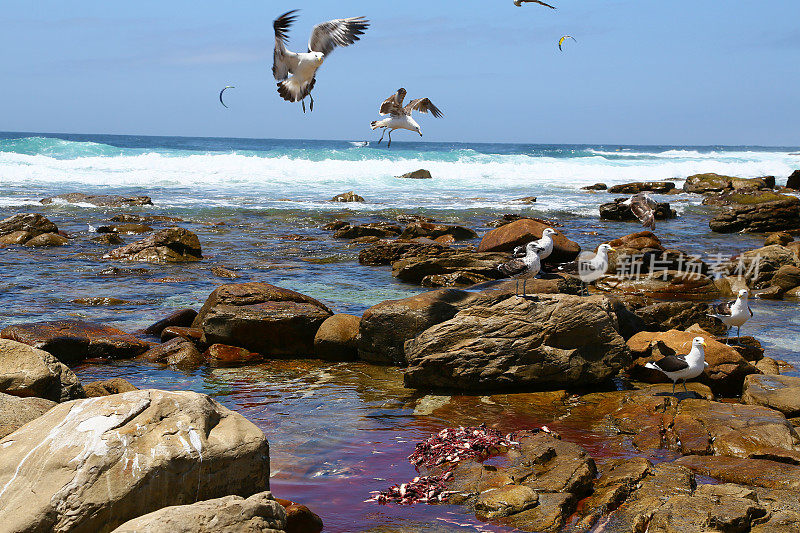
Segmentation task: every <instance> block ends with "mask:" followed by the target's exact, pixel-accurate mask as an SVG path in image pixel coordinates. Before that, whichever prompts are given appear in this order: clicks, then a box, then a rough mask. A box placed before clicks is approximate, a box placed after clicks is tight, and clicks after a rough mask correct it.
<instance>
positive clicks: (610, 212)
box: [600, 198, 678, 222]
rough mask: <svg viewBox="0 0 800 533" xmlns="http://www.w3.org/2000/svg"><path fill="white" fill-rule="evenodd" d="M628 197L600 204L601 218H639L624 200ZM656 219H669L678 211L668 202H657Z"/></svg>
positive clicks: (627, 219)
mask: <svg viewBox="0 0 800 533" xmlns="http://www.w3.org/2000/svg"><path fill="white" fill-rule="evenodd" d="M627 200H628V198H616V199H614V201H613V202H607V203H605V204H601V205H600V218H601V219H603V220H618V221H622V222H633V221H635V220H638V219H637V218H636V215H634V214H633V211H631V208H630V206H628V205H625V204H624V203H623V202H625V201H627ZM654 215H655V218H656V220H669V219H671V218H675V217H677V216H678V213H677V211H675V210H674V209H672V208H671V207H670V206H669V203H668V202H657V203H656V208H655V211H654Z"/></svg>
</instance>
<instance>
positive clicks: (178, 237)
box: [103, 227, 203, 263]
mask: <svg viewBox="0 0 800 533" xmlns="http://www.w3.org/2000/svg"><path fill="white" fill-rule="evenodd" d="M103 258H104V259H118V260H124V261H146V262H149V263H179V262H185V261H200V260H201V259H202V258H203V254H202V252H201V250H200V239H198V238H197V235H195V234H194V233H192V232H191V231H189V230H187V229H184V228H178V227H173V228H166V229H162V230H160V231H157V232H156V233H154V234H152V235H150V236H149V237H146V238H144V239H142V240H140V241H136V242H134V243H131V244H128V245H127V246H123V247H121V248H116V249H114V250H111V251H110V252H109V253H107V254H106V255H104V256H103Z"/></svg>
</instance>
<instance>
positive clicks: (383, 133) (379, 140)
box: [378, 128, 386, 144]
mask: <svg viewBox="0 0 800 533" xmlns="http://www.w3.org/2000/svg"><path fill="white" fill-rule="evenodd" d="M384 135H386V128H383V131H381V138H380V139H378V144H380V143H381V141H382V140H383V136H384Z"/></svg>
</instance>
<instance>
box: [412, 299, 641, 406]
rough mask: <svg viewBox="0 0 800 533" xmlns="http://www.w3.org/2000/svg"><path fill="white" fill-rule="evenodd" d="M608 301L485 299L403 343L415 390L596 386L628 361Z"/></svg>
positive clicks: (623, 342)
mask: <svg viewBox="0 0 800 533" xmlns="http://www.w3.org/2000/svg"><path fill="white" fill-rule="evenodd" d="M617 328H618V324H617V319H616V315H615V314H614V312H613V307H612V305H611V304H610V302H608V300H607V299H605V298H603V297H600V296H592V297H587V298H582V297H578V296H569V295H541V296H539V297H538V298H537V299H535V300H533V301H531V300H528V299H524V298H518V297H507V296H502V295H501V296H499V297H498V298H495V299H494V300H493V299H491V298H489V297H486V298H485V299H480V300H477V301H476V302H474V303H472V304H471V305H468V306H466V307H465V308H464V309H462V310H460V311H459V312H458V314H456V315H455V316H454V317H453V318H451V319H449V320H447V321H446V322H442V323H440V324H437V325H434V326H432V327H430V328H428V329H426V330H425V331H423V332H422V333H420V334H418V335H417V336H416V337H414V338H413V340H411V341H409V342H408V343H406V346H405V356H406V360H407V361H408V364H409V367H408V368H407V369H406V371H405V376H404V378H405V383H406V385H407V386H409V387H413V388H454V389H464V390H471V391H475V390H491V389H503V388H509V387H522V386H535V387H537V388H542V387H546V388H563V387H565V386H570V387H580V386H583V385H588V384H596V383H602V382H604V381H606V380H608V379H610V378H611V377H613V376H614V375H615V374H616V373H617V372H618V371H619V370H621V369H622V368H625V367H626V366H627V365H628V363H629V361H630V358H629V357H630V356H629V354H628V350H627V348H626V346H625V341H624V339H623V338H622V337H621V336H620V334H619V332H618V330H617Z"/></svg>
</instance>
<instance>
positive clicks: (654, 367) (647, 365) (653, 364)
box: [644, 363, 661, 370]
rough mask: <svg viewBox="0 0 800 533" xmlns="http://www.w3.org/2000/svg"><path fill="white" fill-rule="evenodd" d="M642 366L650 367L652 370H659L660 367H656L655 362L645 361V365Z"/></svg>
mask: <svg viewBox="0 0 800 533" xmlns="http://www.w3.org/2000/svg"><path fill="white" fill-rule="evenodd" d="M644 367H645V368H650V369H652V370H661V369H660V368H658V367H657V366H656V365H655V363H647V364H646V365H644Z"/></svg>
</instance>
